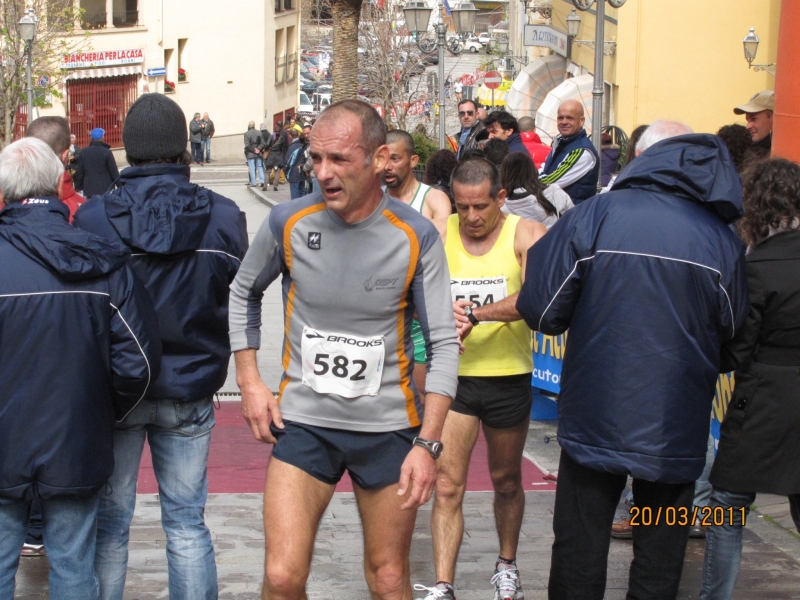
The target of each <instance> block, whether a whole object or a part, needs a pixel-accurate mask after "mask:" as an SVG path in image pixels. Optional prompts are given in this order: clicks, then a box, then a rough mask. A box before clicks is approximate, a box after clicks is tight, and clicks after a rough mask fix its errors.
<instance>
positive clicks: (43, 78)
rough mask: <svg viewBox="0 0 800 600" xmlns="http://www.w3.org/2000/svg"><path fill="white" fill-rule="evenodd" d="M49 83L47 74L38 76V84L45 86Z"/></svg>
mask: <svg viewBox="0 0 800 600" xmlns="http://www.w3.org/2000/svg"><path fill="white" fill-rule="evenodd" d="M49 85H50V78H49V77H48V76H47V75H42V76H41V77H39V86H40V87H43V88H46V87H47V86H49Z"/></svg>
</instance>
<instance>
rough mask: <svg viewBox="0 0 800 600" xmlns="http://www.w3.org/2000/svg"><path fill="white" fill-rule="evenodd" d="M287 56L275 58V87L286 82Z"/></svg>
mask: <svg viewBox="0 0 800 600" xmlns="http://www.w3.org/2000/svg"><path fill="white" fill-rule="evenodd" d="M287 58H288V57H287V56H285V55H284V56H276V57H275V85H278V84H280V83H283V82H284V81H286V59H287Z"/></svg>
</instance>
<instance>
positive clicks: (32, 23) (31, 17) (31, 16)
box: [17, 8, 39, 124]
mask: <svg viewBox="0 0 800 600" xmlns="http://www.w3.org/2000/svg"><path fill="white" fill-rule="evenodd" d="M38 24H39V19H37V18H36V13H34V12H33V9H32V8H29V9H27V10H26V11H25V15H24V16H23V17H22V18H21V19H20V20H19V23H17V32H19V36H20V37H21V38H22V39H23V40H24V41H25V51H26V52H27V53H28V68H27V78H28V124H30V122H31V121H32V120H33V81H32V79H31V71H33V52H32V50H33V38H35V37H36V27H37V25H38Z"/></svg>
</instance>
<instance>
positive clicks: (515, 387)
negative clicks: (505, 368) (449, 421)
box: [450, 373, 533, 429]
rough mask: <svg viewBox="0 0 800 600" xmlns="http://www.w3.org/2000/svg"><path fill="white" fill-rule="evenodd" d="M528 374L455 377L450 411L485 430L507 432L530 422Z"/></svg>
mask: <svg viewBox="0 0 800 600" xmlns="http://www.w3.org/2000/svg"><path fill="white" fill-rule="evenodd" d="M532 402H533V390H532V388H531V374H530V373H524V374H522V375H503V376H501V377H470V376H467V375H464V376H459V378H458V391H457V392H456V398H455V400H453V404H452V405H451V406H450V410H452V411H453V412H457V413H461V414H463V415H470V416H473V417H478V418H479V419H480V420H481V422H482V423H483V424H484V425H486V426H487V427H491V428H493V429H508V428H510V427H515V426H517V425H519V424H520V423H522V422H523V421H524V420H525V419H530V418H531V403H532Z"/></svg>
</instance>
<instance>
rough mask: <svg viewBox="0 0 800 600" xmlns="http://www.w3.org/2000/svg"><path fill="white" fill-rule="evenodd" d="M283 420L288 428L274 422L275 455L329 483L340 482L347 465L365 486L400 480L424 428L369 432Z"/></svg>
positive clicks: (355, 477) (360, 484)
mask: <svg viewBox="0 0 800 600" xmlns="http://www.w3.org/2000/svg"><path fill="white" fill-rule="evenodd" d="M283 423H284V425H285V428H284V429H278V428H277V427H275V425H270V431H271V432H272V435H274V436H275V438H276V439H277V440H278V443H277V444H275V447H274V449H273V450H272V456H274V457H275V458H277V459H278V460H280V461H283V462H285V463H288V464H290V465H293V466H295V467H297V468H298V469H300V470H302V471H305V472H306V473H308V474H309V475H311V476H312V477H314V478H315V479H319V480H320V481H321V482H323V483H327V484H329V485H336V484H337V483H338V482H339V480H340V479H341V478H342V475H344V472H345V469H346V470H347V472H348V473H350V478H351V479H352V480H353V483H355V484H356V485H357V486H358V487H360V488H361V489H364V490H377V489H380V488H382V487H386V486H387V485H392V484H394V483H397V482H398V481H400V467H401V466H402V465H403V461H404V460H405V459H406V456H408V453H409V451H410V450H411V447H412V444H413V442H414V438H415V437H417V435H419V430H420V428H419V427H412V428H409V429H401V430H399V431H387V432H380V433H366V432H362V431H346V430H343V429H328V428H326V427H314V426H313V425H305V424H303V423H297V422H296V421H284V422H283Z"/></svg>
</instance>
